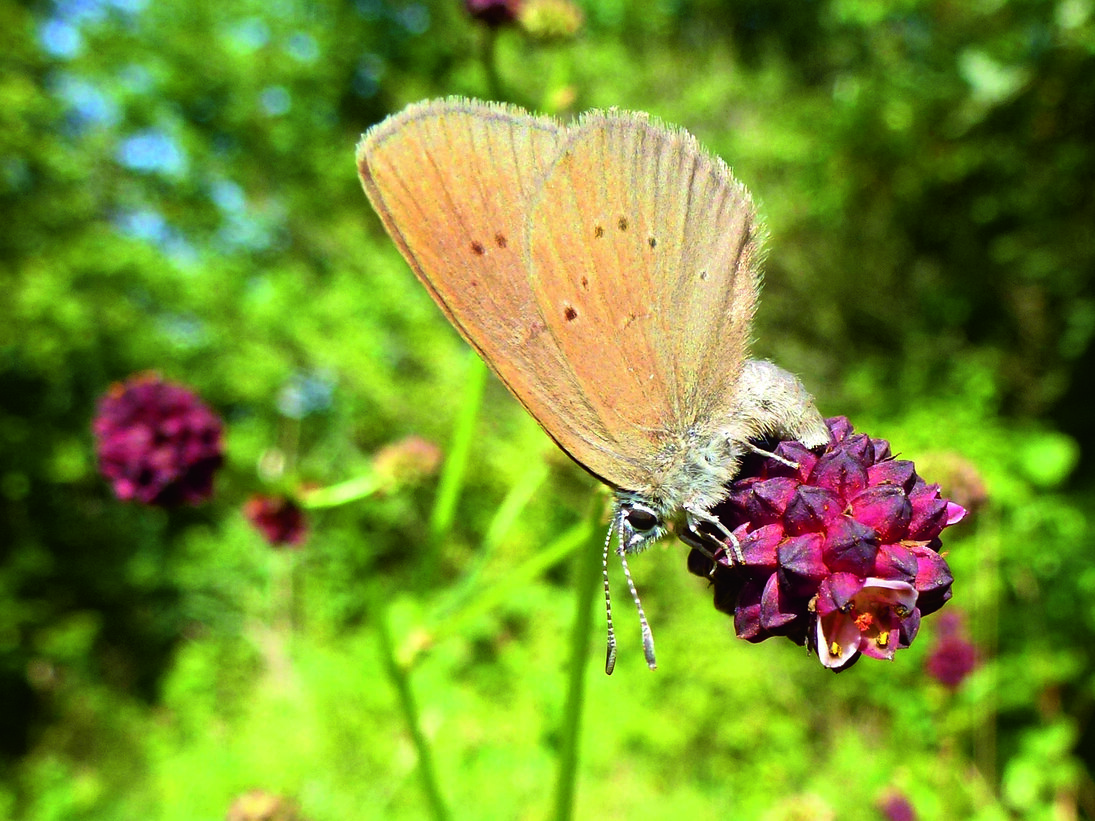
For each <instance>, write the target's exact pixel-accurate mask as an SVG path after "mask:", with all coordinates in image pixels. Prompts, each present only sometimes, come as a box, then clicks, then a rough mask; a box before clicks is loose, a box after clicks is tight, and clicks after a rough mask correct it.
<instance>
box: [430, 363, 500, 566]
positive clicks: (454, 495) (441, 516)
mask: <svg viewBox="0 0 1095 821" xmlns="http://www.w3.org/2000/svg"><path fill="white" fill-rule="evenodd" d="M486 384H487V366H486V365H485V364H483V360H481V359H480V358H479V357H478V356H475V357H472V358H471V359H470V361H469V363H468V376H467V379H466V380H465V381H464V396H463V401H462V402H461V404H460V412H459V415H458V416H457V418H456V426H455V428H454V430H453V436H452V442H451V443H450V445H449V452H448V455H447V456H446V458H445V466H444V467H443V468H442V469H441V478H440V479H439V480H438V486H437V499H436V500H435V502H434V505H433V510H432V511H431V513H430V536H431V538H430V545H431V547H430V549H431V550H437V549H438V547H439V546H440V544H441V541H442V539H443V537H444V536H445V534H446V533H448V531H449V528H450V527H452V522H453V519H454V518H455V516H456V503H457V501H459V499H460V491H461V490H462V489H463V486H464V471H465V470H466V468H467V466H468V453H469V452H470V451H471V443H472V439H473V438H474V436H475V423H476V422H477V421H478V419H479V407H480V406H481V405H482V404H483V389H484V387H485V386H486ZM424 566H425V567H430V566H434V565H433V564H432V563H431V562H430V561H426V562H425V563H424Z"/></svg>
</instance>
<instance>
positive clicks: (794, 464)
mask: <svg viewBox="0 0 1095 821" xmlns="http://www.w3.org/2000/svg"><path fill="white" fill-rule="evenodd" d="M745 447H746V448H748V449H749V451H750V452H752V453H755V454H756V455H757V456H764V457H766V458H768V459H774V460H775V461H777V462H779V463H780V464H781V465H786V466H787V467H789V468H791V469H792V470H798V469H799V468H800V467H801V465H799V463H798V462H792V461H791V460H790V459H785V458H783V457H782V456H780V455H779V454H778V453H772V451H770V450H765V449H764V448H758V447H757V446H756V445H754V444H753V443H752V442H746V443H745Z"/></svg>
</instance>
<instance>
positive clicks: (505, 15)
mask: <svg viewBox="0 0 1095 821" xmlns="http://www.w3.org/2000/svg"><path fill="white" fill-rule="evenodd" d="M464 8H466V9H467V10H468V14H470V15H471V16H472V17H474V18H475V19H476V20H478V21H479V22H481V23H485V24H486V25H488V26H490V27H491V28H497V27H498V26H505V25H509V24H511V23H513V22H515V21H516V20H517V15H518V13H519V12H520V11H521V0H464Z"/></svg>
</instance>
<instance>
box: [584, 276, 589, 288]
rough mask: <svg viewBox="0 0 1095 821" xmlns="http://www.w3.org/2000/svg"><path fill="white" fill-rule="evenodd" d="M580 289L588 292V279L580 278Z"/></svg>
mask: <svg viewBox="0 0 1095 821" xmlns="http://www.w3.org/2000/svg"><path fill="white" fill-rule="evenodd" d="M582 289H583V290H586V291H588V290H589V277H582Z"/></svg>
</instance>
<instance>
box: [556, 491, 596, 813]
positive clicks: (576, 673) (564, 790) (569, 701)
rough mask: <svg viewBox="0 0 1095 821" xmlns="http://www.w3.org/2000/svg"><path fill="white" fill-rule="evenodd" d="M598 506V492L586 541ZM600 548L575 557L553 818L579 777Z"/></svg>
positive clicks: (569, 808)
mask: <svg viewBox="0 0 1095 821" xmlns="http://www.w3.org/2000/svg"><path fill="white" fill-rule="evenodd" d="M600 509H601V497H600V495H597V496H596V497H595V499H594V503H593V504H592V505H591V507H590V514H589V516H588V517H587V518H586V541H587V543H588V541H589V540H590V539H591V537H592V534H593V532H594V529H593V523H594V522H595V521H596V515H597V511H598V510H600ZM600 571H601V552H600V550H594V549H591V548H589V547H586V548H585V549H583V550H579V551H578V552H577V553H576V554H575V557H574V578H575V585H576V586H577V591H576V593H577V595H576V596H575V611H574V627H573V629H572V630H571V634H570V679H569V682H568V686H567V696H566V705H565V707H564V708H563V726H562V739H561V742H560V750H559V771H558V775H557V777H556V781H555V813H554V816H553V817H554V818H555V819H556V821H569V819H570V818H572V817H573V815H574V796H575V792H576V790H577V780H578V744H579V741H580V740H581V729H582V707H583V706H584V703H585V683H586V675H585V673H586V666H587V665H588V663H589V633H590V630H591V629H592V627H593V600H594V598H595V597H596V593H597V590H598V589H599V587H600V585H599V582H600V579H601V572H600Z"/></svg>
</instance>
